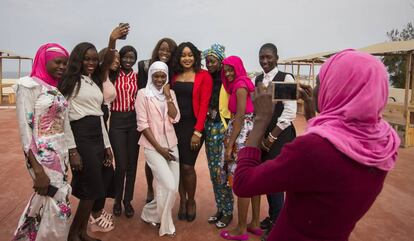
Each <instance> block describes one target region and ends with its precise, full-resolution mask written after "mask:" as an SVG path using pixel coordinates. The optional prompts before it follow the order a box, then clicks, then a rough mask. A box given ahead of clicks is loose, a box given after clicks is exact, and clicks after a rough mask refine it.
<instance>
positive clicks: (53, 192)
mask: <svg viewBox="0 0 414 241" xmlns="http://www.w3.org/2000/svg"><path fill="white" fill-rule="evenodd" d="M58 190H59V188H57V187H55V186H53V185H50V184H49V186H48V187H47V195H48V196H49V197H54V196H55V195H56V193H57V191H58Z"/></svg>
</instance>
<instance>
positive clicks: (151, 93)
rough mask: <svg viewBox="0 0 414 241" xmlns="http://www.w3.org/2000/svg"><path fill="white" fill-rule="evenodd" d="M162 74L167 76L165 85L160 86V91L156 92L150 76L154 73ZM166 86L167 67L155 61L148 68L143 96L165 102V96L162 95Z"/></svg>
mask: <svg viewBox="0 0 414 241" xmlns="http://www.w3.org/2000/svg"><path fill="white" fill-rule="evenodd" d="M160 71H161V72H163V73H165V74H166V75H167V81H165V84H164V85H163V86H162V88H161V89H160V90H158V89H157V88H156V87H155V86H154V84H153V83H152V75H153V74H154V73H156V72H160ZM167 84H168V66H167V65H166V64H165V63H164V62H161V61H156V62H154V63H153V64H151V66H150V67H149V70H148V81H147V86H146V87H145V96H147V97H155V98H157V99H158V100H159V101H165V95H164V91H163V89H164V86H165V85H167Z"/></svg>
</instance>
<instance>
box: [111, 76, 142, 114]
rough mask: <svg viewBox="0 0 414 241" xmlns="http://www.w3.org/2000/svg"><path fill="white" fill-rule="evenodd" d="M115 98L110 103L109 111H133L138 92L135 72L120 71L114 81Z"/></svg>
mask: <svg viewBox="0 0 414 241" xmlns="http://www.w3.org/2000/svg"><path fill="white" fill-rule="evenodd" d="M114 86H115V89H116V98H115V100H114V101H113V102H112V104H111V111H119V112H128V111H135V106H134V104H135V98H136V96H137V92H138V83H137V74H136V73H134V71H131V72H129V73H128V74H125V73H124V71H122V70H121V71H120V72H119V75H118V78H117V79H116V81H115V85H114Z"/></svg>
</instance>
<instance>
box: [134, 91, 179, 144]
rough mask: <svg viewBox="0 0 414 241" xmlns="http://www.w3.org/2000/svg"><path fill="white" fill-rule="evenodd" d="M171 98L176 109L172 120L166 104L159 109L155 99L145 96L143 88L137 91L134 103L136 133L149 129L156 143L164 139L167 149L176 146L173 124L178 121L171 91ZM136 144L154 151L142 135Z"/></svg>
mask: <svg viewBox="0 0 414 241" xmlns="http://www.w3.org/2000/svg"><path fill="white" fill-rule="evenodd" d="M171 97H172V99H173V102H174V105H175V108H176V109H177V116H176V117H175V118H174V119H173V118H171V117H169V116H168V113H167V112H168V108H167V103H165V108H161V106H160V104H161V103H160V101H159V100H158V99H157V98H155V97H147V96H145V88H144V89H141V90H139V91H138V94H137V98H136V101H135V110H136V112H137V126H138V131H140V132H141V131H143V130H145V129H147V128H150V130H151V131H152V133H153V135H154V137H155V139H156V141H157V142H158V143H160V144H161V143H163V140H164V138H166V140H167V144H168V147H169V148H171V147H174V146H176V145H177V144H178V140H177V136H176V135H175V130H174V126H173V124H174V123H177V122H178V121H179V120H180V110H179V109H178V104H177V98H176V96H175V93H174V91H173V90H171ZM138 144H139V145H140V146H143V147H144V148H148V149H151V150H155V148H154V147H153V146H152V145H151V143H150V142H149V141H148V140H147V138H146V137H145V136H144V135H141V137H140V139H139V141H138ZM164 147H167V146H164Z"/></svg>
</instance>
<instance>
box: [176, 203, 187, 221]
mask: <svg viewBox="0 0 414 241" xmlns="http://www.w3.org/2000/svg"><path fill="white" fill-rule="evenodd" d="M181 207H182V205H181V202H180V208H179V209H178V215H177V216H178V220H180V221H184V220H186V219H187V201H186V202H185V205H184V207H185V210H182V209H184V208H181Z"/></svg>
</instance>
